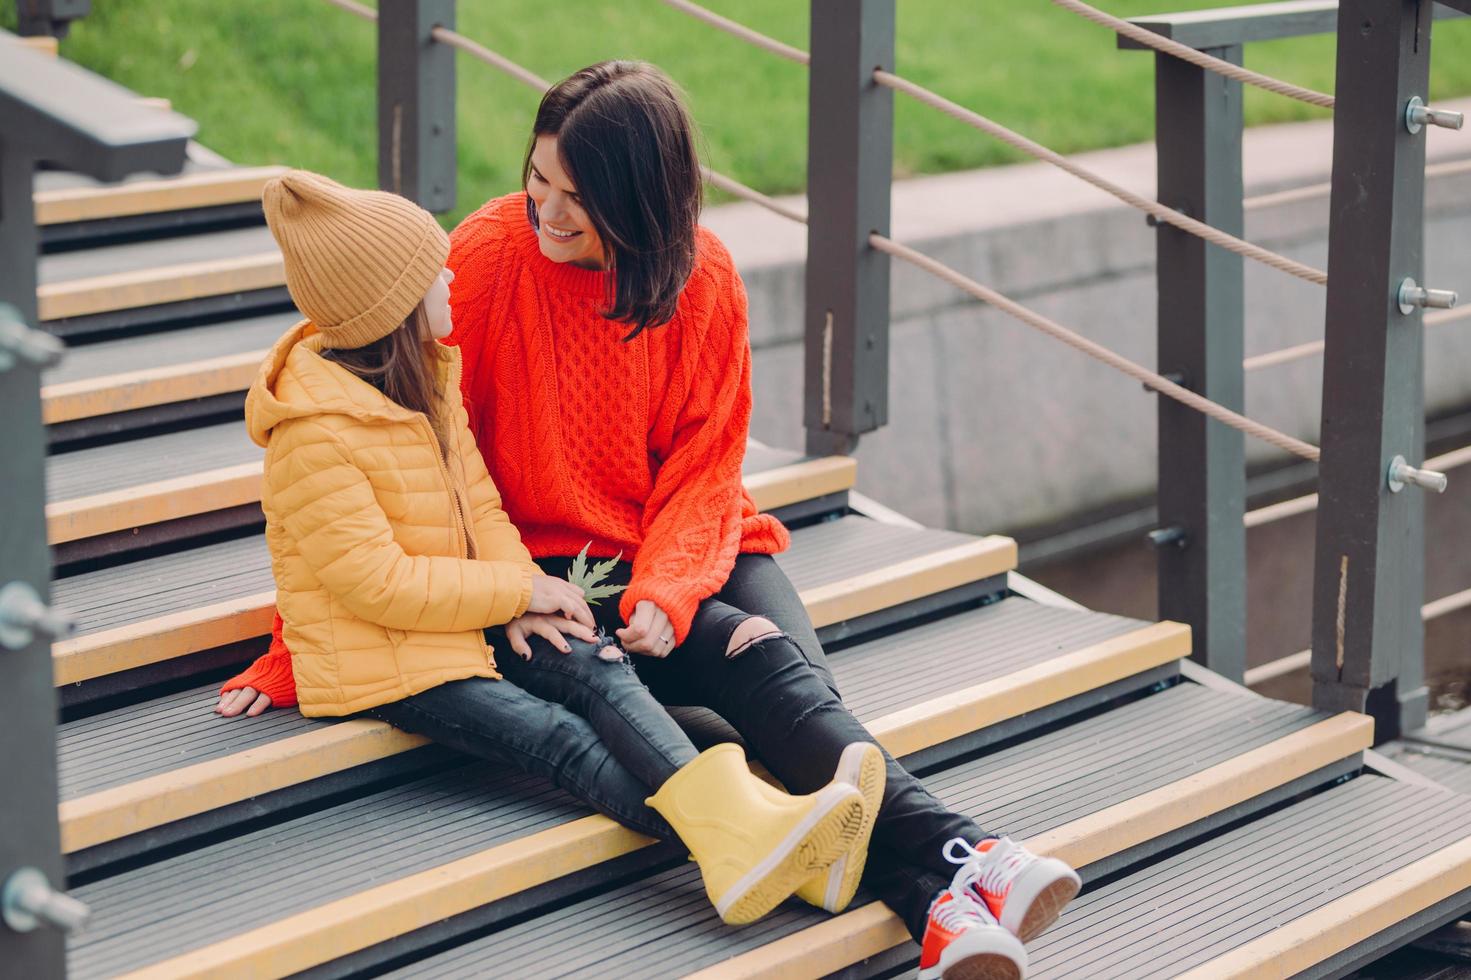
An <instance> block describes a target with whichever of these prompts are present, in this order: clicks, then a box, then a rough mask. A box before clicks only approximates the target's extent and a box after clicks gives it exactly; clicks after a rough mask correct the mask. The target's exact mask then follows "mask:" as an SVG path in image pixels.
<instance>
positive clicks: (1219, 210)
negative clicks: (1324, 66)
mask: <svg viewBox="0 0 1471 980" xmlns="http://www.w3.org/2000/svg"><path fill="white" fill-rule="evenodd" d="M1207 53H1208V54H1213V55H1215V56H1216V57H1218V58H1222V59H1224V60H1226V61H1230V62H1232V63H1234V64H1240V63H1241V54H1242V52H1241V47H1240V46H1239V45H1238V46H1232V47H1227V48H1214V49H1210V50H1208V51H1207ZM1155 106H1156V110H1155V139H1156V146H1157V160H1158V163H1157V166H1158V181H1159V201H1160V203H1161V204H1165V205H1167V206H1169V207H1172V208H1175V209H1177V210H1179V211H1182V212H1184V213H1185V214H1188V215H1190V216H1191V217H1193V218H1196V219H1198V220H1200V221H1204V222H1205V223H1206V224H1209V225H1212V226H1214V227H1216V228H1220V229H1222V230H1224V231H1227V232H1229V233H1231V234H1233V235H1237V236H1240V235H1241V234H1242V233H1243V225H1244V210H1243V207H1242V174H1241V130H1242V110H1241V84H1240V83H1239V82H1234V81H1231V80H1230V79H1227V78H1223V77H1221V76H1220V75H1217V74H1215V73H1214V72H1208V71H1205V70H1204V69H1201V68H1197V67H1196V66H1194V65H1191V64H1187V63H1186V62H1183V61H1180V60H1179V59H1177V58H1173V57H1170V56H1168V55H1163V54H1161V55H1157V56H1156V57H1155ZM1157 234H1158V262H1157V276H1158V280H1159V306H1158V321H1157V324H1156V331H1157V338H1158V364H1159V370H1160V372H1161V373H1162V374H1166V375H1177V376H1178V377H1179V381H1180V383H1181V384H1183V385H1184V386H1185V387H1186V388H1189V389H1190V390H1191V391H1194V392H1197V393H1198V394H1201V395H1204V396H1205V397H1206V398H1210V399H1212V400H1213V401H1215V402H1217V403H1219V404H1221V405H1225V406H1226V407H1228V408H1231V409H1234V410H1236V411H1238V412H1239V411H1243V410H1244V408H1245V405H1244V402H1245V397H1246V395H1245V373H1244V372H1243V371H1242V368H1241V361H1242V357H1243V356H1244V353H1245V351H1244V347H1243V343H1244V342H1243V339H1242V329H1243V324H1244V316H1245V314H1244V310H1245V278H1244V276H1245V273H1244V270H1243V268H1242V260H1241V257H1240V256H1238V255H1233V254H1232V253H1230V252H1227V251H1226V250H1225V249H1222V248H1217V247H1216V246H1214V245H1208V244H1206V243H1205V242H1203V241H1201V240H1200V239H1199V238H1197V237H1195V236H1194V235H1188V234H1186V233H1185V232H1183V231H1180V230H1179V229H1178V228H1175V227H1174V226H1172V225H1166V224H1163V223H1160V224H1159V225H1158V227H1157ZM1157 411H1158V426H1159V520H1160V524H1161V525H1162V526H1164V527H1168V528H1173V529H1175V531H1176V533H1177V535H1178V537H1177V539H1176V541H1175V543H1172V544H1165V545H1162V546H1161V547H1160V548H1159V549H1158V556H1159V615H1160V616H1161V617H1163V618H1165V619H1173V620H1178V621H1180V622H1184V623H1188V624H1189V625H1190V628H1191V630H1192V633H1193V641H1192V653H1191V655H1190V656H1191V659H1192V660H1194V661H1196V662H1197V663H1200V664H1204V665H1205V666H1207V667H1209V668H1210V669H1212V670H1214V671H1217V672H1218V673H1220V674H1222V675H1224V676H1225V677H1228V678H1230V679H1231V680H1234V681H1240V680H1241V679H1242V677H1243V675H1244V673H1245V670H1246V528H1245V526H1244V524H1243V523H1242V517H1243V515H1244V514H1245V512H1246V446H1245V440H1244V437H1243V436H1242V434H1241V433H1240V432H1238V431H1236V430H1235V429H1232V428H1229V427H1227V426H1225V425H1222V424H1221V423H1219V422H1215V421H1212V420H1211V419H1208V418H1206V417H1205V416H1203V415H1201V414H1200V413H1199V412H1196V411H1194V410H1192V409H1188V408H1186V407H1185V406H1183V405H1180V404H1179V403H1177V402H1175V401H1174V400H1172V399H1169V398H1160V399H1159V400H1158V406H1157Z"/></svg>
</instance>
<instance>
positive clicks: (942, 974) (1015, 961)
mask: <svg viewBox="0 0 1471 980" xmlns="http://www.w3.org/2000/svg"><path fill="white" fill-rule="evenodd" d="M1026 975H1027V951H1026V950H1025V949H1023V948H1022V945H1021V943H1019V942H1017V940H1016V937H1015V936H1012V935H1011V934H1010V933H1008V932H1006V931H1004V930H1002V929H1000V928H998V927H996V926H992V927H990V928H988V929H985V930H979V931H975V932H966V933H962V934H961V935H960V936H957V937H956V938H955V939H954V940H953V941H952V942H951V943H950V945H949V946H948V947H946V949H945V950H944V952H942V953H941V954H940V962H938V963H936V964H935V965H934V966H932V967H930V968H929V969H927V970H920V971H919V980H1022V978H1023V977H1025V976H1026Z"/></svg>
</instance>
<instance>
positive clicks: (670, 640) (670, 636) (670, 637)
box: [659, 633, 674, 646]
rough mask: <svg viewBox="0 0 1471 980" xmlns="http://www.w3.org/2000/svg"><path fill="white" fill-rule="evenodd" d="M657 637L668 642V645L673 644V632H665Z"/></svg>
mask: <svg viewBox="0 0 1471 980" xmlns="http://www.w3.org/2000/svg"><path fill="white" fill-rule="evenodd" d="M659 639H660V640H662V641H663V642H665V643H668V644H669V645H670V646H673V645H674V634H673V633H668V634H666V635H664V636H661V637H659Z"/></svg>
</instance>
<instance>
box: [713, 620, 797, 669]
mask: <svg viewBox="0 0 1471 980" xmlns="http://www.w3.org/2000/svg"><path fill="white" fill-rule="evenodd" d="M785 635H786V634H785V633H783V632H782V631H781V630H779V629H778V628H777V626H776V624H775V623H773V622H772V621H771V620H769V619H762V618H761V617H760V616H753V617H751V618H750V619H747V620H744V621H742V622H741V624H740V625H739V626H737V627H736V628H735V630H734V631H733V632H732V633H731V634H730V642H729V643H727V644H726V647H725V656H726V657H727V658H728V659H732V660H733V659H735V658H736V657H739V656H740V655H741V654H743V653H745V652H746V651H747V650H749V649H751V647H753V646H755V645H756V644H758V643H760V642H762V641H763V640H769V639H772V638H773V637H778V636H785Z"/></svg>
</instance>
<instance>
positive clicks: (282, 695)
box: [220, 614, 296, 708]
mask: <svg viewBox="0 0 1471 980" xmlns="http://www.w3.org/2000/svg"><path fill="white" fill-rule="evenodd" d="M282 625H283V624H282V622H281V617H280V615H279V614H278V615H277V616H276V617H275V621H274V622H273V623H272V624H271V648H270V650H268V651H267V652H266V653H265V655H264V656H261V657H260V658H258V659H257V660H256V662H255V663H253V664H251V665H250V666H249V667H247V668H246V669H245V670H243V671H241V672H240V673H238V674H236V675H235V676H234V677H232V678H230V679H229V680H227V681H225V683H224V685H223V686H221V687H220V693H221V694H224V693H225V692H226V691H238V690H240V689H241V688H242V687H253V688H255V690H256V691H257V692H258V693H260V694H264V695H265V696H266V697H268V698H270V699H271V707H273V708H292V707H295V706H296V677H295V675H293V674H292V672H291V651H289V650H287V649H286V638H285V637H283V636H282V635H281V630H282Z"/></svg>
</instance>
